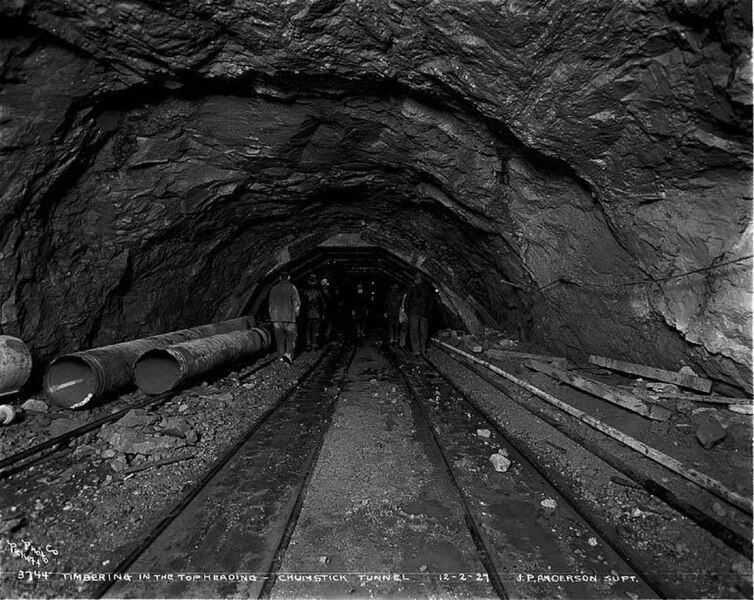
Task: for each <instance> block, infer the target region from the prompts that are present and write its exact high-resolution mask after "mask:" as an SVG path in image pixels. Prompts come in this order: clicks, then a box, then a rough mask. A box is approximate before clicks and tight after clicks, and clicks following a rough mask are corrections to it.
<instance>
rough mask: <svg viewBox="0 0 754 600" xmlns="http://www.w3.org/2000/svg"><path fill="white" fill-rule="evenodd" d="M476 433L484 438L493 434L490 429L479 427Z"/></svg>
mask: <svg viewBox="0 0 754 600" xmlns="http://www.w3.org/2000/svg"><path fill="white" fill-rule="evenodd" d="M476 434H477V435H478V436H479V437H483V438H488V437H490V435H492V433H491V432H490V430H489V429H477V430H476Z"/></svg>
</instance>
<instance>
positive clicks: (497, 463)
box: [490, 453, 511, 473]
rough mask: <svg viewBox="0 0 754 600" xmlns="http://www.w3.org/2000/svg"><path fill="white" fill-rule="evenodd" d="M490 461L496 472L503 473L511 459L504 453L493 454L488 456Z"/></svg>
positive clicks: (508, 466)
mask: <svg viewBox="0 0 754 600" xmlns="http://www.w3.org/2000/svg"><path fill="white" fill-rule="evenodd" d="M490 462H491V463H492V466H493V467H495V471H497V472H498V473H505V472H506V471H507V470H508V469H509V468H510V466H511V461H510V460H509V459H508V457H507V456H505V455H504V454H498V453H495V454H493V455H492V456H490Z"/></svg>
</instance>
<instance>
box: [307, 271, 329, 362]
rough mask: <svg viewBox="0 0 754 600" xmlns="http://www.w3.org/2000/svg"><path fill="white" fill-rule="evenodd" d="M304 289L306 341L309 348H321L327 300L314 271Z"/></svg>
mask: <svg viewBox="0 0 754 600" xmlns="http://www.w3.org/2000/svg"><path fill="white" fill-rule="evenodd" d="M306 283H307V286H306V289H304V316H305V317H306V322H305V325H304V342H305V343H306V349H307V350H312V348H313V349H314V350H318V349H319V328H320V326H321V324H322V317H323V315H324V312H325V302H324V296H323V294H322V290H321V289H319V288H318V287H317V276H316V275H315V274H314V273H312V274H311V275H309V278H308V279H307V281H306Z"/></svg>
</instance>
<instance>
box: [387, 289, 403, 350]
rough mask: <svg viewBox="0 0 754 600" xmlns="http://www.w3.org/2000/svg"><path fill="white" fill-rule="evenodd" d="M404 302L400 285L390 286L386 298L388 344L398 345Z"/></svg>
mask: <svg viewBox="0 0 754 600" xmlns="http://www.w3.org/2000/svg"><path fill="white" fill-rule="evenodd" d="M402 300H403V294H401V293H400V292H399V291H398V284H397V283H394V284H392V285H391V286H390V291H389V292H388V293H387V296H386V297H385V313H384V315H385V319H387V343H388V344H397V343H398V336H399V327H400V324H399V321H398V318H399V316H400V312H401V301H402Z"/></svg>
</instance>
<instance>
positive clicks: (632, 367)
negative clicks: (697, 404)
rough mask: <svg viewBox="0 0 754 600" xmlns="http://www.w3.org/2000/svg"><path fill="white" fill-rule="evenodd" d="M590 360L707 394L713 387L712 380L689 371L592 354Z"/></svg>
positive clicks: (595, 363) (599, 365)
mask: <svg viewBox="0 0 754 600" xmlns="http://www.w3.org/2000/svg"><path fill="white" fill-rule="evenodd" d="M589 362H590V363H591V364H593V365H597V366H598V367H604V368H606V369H611V370H613V371H620V372H621V373H630V374H631V375H638V376H639V377H648V378H649V379H656V380H657V381H664V382H666V383H674V384H676V385H680V386H681V387H685V388H690V389H692V390H698V391H700V392H704V393H705V394H709V392H710V390H711V389H712V382H711V381H710V380H709V379H702V378H701V377H697V376H696V375H689V374H687V373H676V372H673V371H666V370H664V369H658V368H656V367H647V366H646V365H637V364H635V363H629V362H624V361H622V360H613V359H612V358H605V357H604V356H590V357H589Z"/></svg>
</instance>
